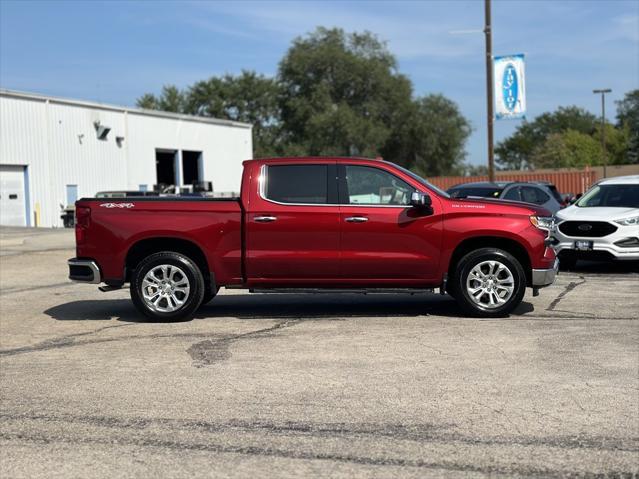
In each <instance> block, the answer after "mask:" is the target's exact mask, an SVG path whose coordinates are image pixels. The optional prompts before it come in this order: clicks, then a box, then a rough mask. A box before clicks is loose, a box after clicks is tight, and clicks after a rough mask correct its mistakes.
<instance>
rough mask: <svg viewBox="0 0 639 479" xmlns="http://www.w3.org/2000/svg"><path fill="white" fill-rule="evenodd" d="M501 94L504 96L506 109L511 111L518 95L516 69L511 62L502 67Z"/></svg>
mask: <svg viewBox="0 0 639 479" xmlns="http://www.w3.org/2000/svg"><path fill="white" fill-rule="evenodd" d="M501 89H502V95H503V97H504V105H505V106H506V108H507V109H508V111H513V110H514V109H515V106H516V105H517V99H518V97H519V79H518V78H517V70H515V67H514V66H513V64H512V63H509V64H508V65H506V68H504V76H503V77H502V79H501Z"/></svg>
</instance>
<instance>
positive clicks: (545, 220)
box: [530, 216, 555, 231]
mask: <svg viewBox="0 0 639 479" xmlns="http://www.w3.org/2000/svg"><path fill="white" fill-rule="evenodd" d="M530 222H531V223H532V224H533V226H534V227H535V228H539V229H540V230H547V231H552V230H553V229H554V227H555V218H553V217H552V216H531V217H530Z"/></svg>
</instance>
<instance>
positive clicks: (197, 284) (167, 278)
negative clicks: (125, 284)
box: [131, 251, 204, 321]
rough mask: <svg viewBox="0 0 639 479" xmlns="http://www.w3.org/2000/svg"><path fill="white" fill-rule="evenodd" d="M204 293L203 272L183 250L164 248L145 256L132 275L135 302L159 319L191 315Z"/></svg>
mask: <svg viewBox="0 0 639 479" xmlns="http://www.w3.org/2000/svg"><path fill="white" fill-rule="evenodd" d="M203 295H204V279H203V277H202V272H201V271H200V269H199V268H198V267H197V265H196V264H195V263H194V262H193V261H192V260H191V259H190V258H188V257H187V256H184V255H183V254H180V253H175V252H170V251H164V252H161V253H155V254H152V255H150V256H148V257H146V258H145V259H144V260H142V262H140V264H139V265H138V266H137V268H136V269H135V271H134V272H133V275H132V278H131V299H132V300H133V304H134V305H135V307H136V308H137V309H138V310H139V311H140V312H141V313H142V314H144V315H145V316H147V317H149V318H151V319H154V320H156V321H177V320H185V319H189V318H191V317H192V316H193V313H194V312H195V311H196V310H197V308H198V307H199V306H200V303H201V302H202V298H203Z"/></svg>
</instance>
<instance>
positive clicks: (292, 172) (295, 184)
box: [264, 165, 329, 205]
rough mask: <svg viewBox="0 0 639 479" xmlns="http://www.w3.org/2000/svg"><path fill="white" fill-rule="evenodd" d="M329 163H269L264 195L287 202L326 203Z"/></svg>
mask: <svg viewBox="0 0 639 479" xmlns="http://www.w3.org/2000/svg"><path fill="white" fill-rule="evenodd" d="M328 170H329V165H269V166H268V167H267V170H266V185H265V191H264V195H265V198H266V199H268V200H272V201H276V202H278V203H288V204H312V205H315V204H318V205H320V204H328V203H329V198H328V196H329V195H328V191H329V185H328Z"/></svg>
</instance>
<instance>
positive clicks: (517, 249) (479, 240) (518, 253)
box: [448, 236, 532, 285]
mask: <svg viewBox="0 0 639 479" xmlns="http://www.w3.org/2000/svg"><path fill="white" fill-rule="evenodd" d="M480 248H499V249H501V250H504V251H506V252H508V253H510V254H511V255H513V256H514V257H515V258H516V259H517V260H518V261H519V262H520V263H521V266H522V268H523V269H524V273H525V274H526V284H527V285H529V284H531V282H532V263H531V260H530V256H529V255H528V251H527V250H526V248H525V247H524V246H523V245H522V244H521V243H519V242H518V241H516V240H514V239H511V238H504V237H501V236H476V237H472V238H466V239H465V240H463V241H462V242H460V243H459V244H458V245H457V247H456V248H455V249H454V250H453V254H452V255H451V258H450V262H449V265H448V277H449V278H452V277H453V275H454V273H455V269H456V267H457V264H458V263H459V260H460V259H462V258H463V257H464V256H465V255H466V254H468V253H470V252H471V251H475V250H478V249H480Z"/></svg>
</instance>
